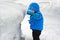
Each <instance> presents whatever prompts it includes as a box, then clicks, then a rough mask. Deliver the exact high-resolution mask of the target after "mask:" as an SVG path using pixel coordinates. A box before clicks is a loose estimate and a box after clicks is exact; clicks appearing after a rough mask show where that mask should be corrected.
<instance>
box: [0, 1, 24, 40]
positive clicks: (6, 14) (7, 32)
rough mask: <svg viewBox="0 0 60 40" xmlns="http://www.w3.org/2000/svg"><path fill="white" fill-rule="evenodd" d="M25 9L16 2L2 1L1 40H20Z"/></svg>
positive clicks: (0, 9) (0, 7)
mask: <svg viewBox="0 0 60 40" xmlns="http://www.w3.org/2000/svg"><path fill="white" fill-rule="evenodd" d="M23 8H24V7H23V6H22V5H18V4H16V3H14V2H6V1H5V2H4V1H0V40H20V37H21V22H22V20H23V19H24V15H25V13H24V10H23Z"/></svg>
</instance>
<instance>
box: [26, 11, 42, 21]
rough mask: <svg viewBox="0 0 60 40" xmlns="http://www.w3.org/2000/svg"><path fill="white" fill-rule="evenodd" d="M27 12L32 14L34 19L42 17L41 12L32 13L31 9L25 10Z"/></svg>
mask: <svg viewBox="0 0 60 40" xmlns="http://www.w3.org/2000/svg"><path fill="white" fill-rule="evenodd" d="M27 14H28V15H31V16H33V17H34V19H36V20H39V19H41V18H42V14H41V13H33V12H31V11H27Z"/></svg>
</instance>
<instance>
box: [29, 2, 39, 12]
mask: <svg viewBox="0 0 60 40" xmlns="http://www.w3.org/2000/svg"><path fill="white" fill-rule="evenodd" d="M28 10H35V11H36V12H38V11H39V5H38V4H37V3H31V4H30V5H29V8H28Z"/></svg>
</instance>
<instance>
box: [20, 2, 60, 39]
mask: <svg viewBox="0 0 60 40" xmlns="http://www.w3.org/2000/svg"><path fill="white" fill-rule="evenodd" d="M46 8H47V9H46ZM41 12H42V14H43V16H44V30H43V31H42V33H41V36H40V39H41V40H60V5H59V3H58V2H55V3H54V4H53V5H51V7H50V8H48V7H45V8H44V9H41ZM28 20H29V15H26V16H25V19H24V20H23V22H22V26H21V27H22V32H23V35H25V40H32V30H30V24H29V23H28Z"/></svg>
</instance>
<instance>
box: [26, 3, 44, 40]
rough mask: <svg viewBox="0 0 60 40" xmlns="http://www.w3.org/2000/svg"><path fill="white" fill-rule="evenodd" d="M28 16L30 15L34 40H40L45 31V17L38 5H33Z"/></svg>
mask: <svg viewBox="0 0 60 40" xmlns="http://www.w3.org/2000/svg"><path fill="white" fill-rule="evenodd" d="M27 14H28V15H30V20H29V23H30V28H31V29H32V36H33V40H40V39H39V36H40V34H41V31H42V30H43V16H42V14H41V12H40V10H39V5H38V4H37V3H31V4H30V5H29V8H28V10H27Z"/></svg>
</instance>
